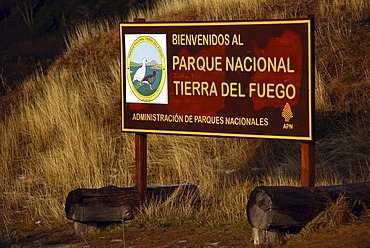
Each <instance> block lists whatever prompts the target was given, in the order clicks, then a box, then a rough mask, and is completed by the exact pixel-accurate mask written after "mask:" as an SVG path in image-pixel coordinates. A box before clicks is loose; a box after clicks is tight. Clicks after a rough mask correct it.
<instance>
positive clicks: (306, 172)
mask: <svg viewBox="0 0 370 248" xmlns="http://www.w3.org/2000/svg"><path fill="white" fill-rule="evenodd" d="M301 156H302V157H301V163H302V169H301V173H302V174H301V185H302V187H313V186H315V143H314V142H303V143H302V154H301Z"/></svg>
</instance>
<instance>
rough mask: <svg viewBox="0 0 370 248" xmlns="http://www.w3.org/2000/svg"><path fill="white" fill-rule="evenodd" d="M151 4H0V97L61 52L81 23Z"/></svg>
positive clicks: (1, 0)
mask: <svg viewBox="0 0 370 248" xmlns="http://www.w3.org/2000/svg"><path fill="white" fill-rule="evenodd" d="M153 3H154V0H120V1H117V0H67V1H66V0H0V94H2V95H4V94H6V93H7V92H9V91H10V90H11V89H13V88H15V87H16V86H17V84H19V83H20V82H21V81H22V80H23V79H24V77H25V76H27V75H28V74H30V73H32V72H33V71H34V70H35V69H37V68H39V69H40V68H42V69H45V68H47V67H48V66H49V65H50V64H51V63H52V62H53V60H54V59H55V58H56V57H57V56H58V55H60V54H61V53H62V52H64V51H65V36H66V34H67V32H68V30H70V29H71V28H73V27H74V26H75V25H78V24H79V23H83V22H85V21H89V22H94V21H99V20H101V19H104V18H111V17H119V18H121V19H122V20H124V18H125V17H126V16H127V14H128V13H129V11H130V10H131V9H134V8H135V9H145V8H150V6H152V4H153Z"/></svg>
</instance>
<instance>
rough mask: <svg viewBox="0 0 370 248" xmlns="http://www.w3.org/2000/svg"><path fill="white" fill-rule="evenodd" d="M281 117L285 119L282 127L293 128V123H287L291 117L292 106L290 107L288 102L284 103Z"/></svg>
mask: <svg viewBox="0 0 370 248" xmlns="http://www.w3.org/2000/svg"><path fill="white" fill-rule="evenodd" d="M281 117H283V118H284V121H285V123H284V124H283V129H293V124H292V123H287V122H290V119H292V118H293V112H292V108H291V107H290V105H289V103H286V104H285V106H284V108H283V111H282V112H281Z"/></svg>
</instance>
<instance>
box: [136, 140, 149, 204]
mask: <svg viewBox="0 0 370 248" xmlns="http://www.w3.org/2000/svg"><path fill="white" fill-rule="evenodd" d="M135 161H136V165H135V186H136V188H137V189H138V190H139V192H140V195H141V198H142V199H143V201H146V198H147V178H146V175H147V134H146V133H135Z"/></svg>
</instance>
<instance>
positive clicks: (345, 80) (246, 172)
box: [0, 0, 370, 244]
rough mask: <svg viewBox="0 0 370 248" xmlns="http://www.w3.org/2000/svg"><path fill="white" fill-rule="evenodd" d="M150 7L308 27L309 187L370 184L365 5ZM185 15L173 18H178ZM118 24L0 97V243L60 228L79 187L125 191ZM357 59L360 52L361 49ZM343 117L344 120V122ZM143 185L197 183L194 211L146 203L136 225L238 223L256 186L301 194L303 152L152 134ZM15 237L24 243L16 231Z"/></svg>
mask: <svg viewBox="0 0 370 248" xmlns="http://www.w3.org/2000/svg"><path fill="white" fill-rule="evenodd" d="M344 2H345V3H343V2H342V1H329V0H321V1H319V0H316V1H303V2H302V3H299V2H296V1H274V0H264V1H258V2H256V1H241V0H231V1H229V2H228V4H227V5H225V4H224V1H221V0H212V1H201V0H187V1H168V0H163V1H160V2H158V7H157V8H155V9H154V10H151V11H150V12H146V11H143V12H142V11H139V12H135V13H132V14H131V16H130V17H129V20H131V19H132V18H134V17H143V16H145V17H146V18H147V20H148V21H187V20H242V19H243V20H245V19H267V18H296V17H299V16H301V15H307V14H312V13H314V14H315V18H316V25H317V30H316V51H317V53H316V62H317V68H316V79H317V87H316V95H317V98H316V106H317V130H318V143H317V172H316V173H317V184H319V185H326V184H336V183H343V182H356V181H366V180H370V173H369V171H370V165H369V163H370V155H369V152H368V151H369V149H370V141H369V139H367V138H366V137H369V135H370V129H369V126H368V123H369V120H370V117H369V114H368V112H367V111H369V106H370V104H369V94H370V88H369V85H370V78H369V74H370V73H369V72H370V66H369V64H370V63H369V59H370V57H369V56H368V55H367V54H369V53H370V51H369V47H370V45H369V41H368V40H370V39H368V40H362V42H367V43H365V44H363V43H358V44H356V43H354V42H353V41H356V42H360V41H361V39H362V38H361V37H363V36H360V35H359V34H361V35H365V36H366V37H370V28H369V22H370V21H369V17H370V4H369V2H368V1H367V0H351V1H344ZM179 13H181V14H179ZM117 23H118V22H117V21H106V22H104V23H102V24H94V25H92V24H85V25H82V26H79V27H77V28H76V30H75V31H73V32H72V33H71V34H70V35H69V37H68V39H67V40H68V44H69V46H68V51H67V52H66V53H65V54H64V55H63V56H61V57H60V58H59V59H58V60H57V61H56V62H55V64H54V65H53V66H52V67H51V68H50V70H49V71H47V72H42V71H39V72H37V73H35V74H34V75H31V76H30V77H29V78H28V79H27V80H25V81H24V83H23V84H22V86H21V87H19V89H18V90H16V91H13V92H10V93H9V94H8V95H7V96H5V97H3V99H0V106H1V117H0V133H1V135H2V141H1V143H0V170H1V172H2V174H1V180H0V189H1V190H2V192H1V196H0V209H1V210H0V212H1V213H2V222H1V223H0V227H1V228H0V230H1V231H0V234H1V238H0V244H9V243H13V242H15V241H16V240H17V239H21V238H22V237H24V236H26V235H33V234H34V233H35V232H36V231H37V230H47V229H53V228H55V226H57V225H64V224H66V223H68V224H70V221H67V220H66V218H65V214H64V202H65V198H66V196H67V194H68V192H69V191H71V190H72V189H76V188H79V187H89V188H96V187H102V186H107V185H116V186H119V187H126V186H132V185H133V178H134V163H135V161H134V144H133V141H134V137H133V135H132V134H124V133H121V132H120V130H121V127H120V106H121V105H120V80H119V78H120V76H119V46H118V44H119V43H118V42H119V41H118V39H119V37H118V31H117V26H118V24H117ZM356 48H357V49H361V50H359V51H358V50H357V49H356ZM348 112H351V114H348ZM148 144H149V150H148V155H149V158H148V163H149V165H148V183H149V184H151V185H165V184H175V183H193V184H196V185H198V186H199V189H200V194H201V197H202V205H201V206H200V209H199V210H198V211H195V210H194V209H192V208H191V207H189V205H188V204H184V205H182V206H179V205H176V204H172V203H171V202H168V203H166V204H165V205H163V206H150V207H149V208H148V209H147V210H146V211H145V212H143V213H141V215H139V216H138V221H140V220H141V221H143V222H144V221H145V222H147V223H151V221H152V223H153V221H154V220H155V219H161V220H162V222H166V221H168V220H170V219H172V220H173V218H175V221H176V222H177V223H186V222H187V221H193V222H194V221H195V222H198V223H201V224H202V223H206V224H210V225H217V224H218V223H222V222H224V221H234V222H241V221H246V216H245V206H246V202H247V197H248V194H249V192H250V191H251V190H252V189H253V187H255V186H257V185H260V184H265V185H299V181H300V167H299V164H300V144H299V143H297V142H283V141H269V140H264V141H261V140H247V139H235V138H207V137H180V136H165V135H149V140H148ZM22 233H23V234H22Z"/></svg>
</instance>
